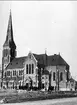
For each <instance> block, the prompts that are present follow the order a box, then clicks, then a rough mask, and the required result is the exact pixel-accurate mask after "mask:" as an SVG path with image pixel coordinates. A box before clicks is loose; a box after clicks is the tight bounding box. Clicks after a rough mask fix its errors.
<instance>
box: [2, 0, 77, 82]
mask: <svg viewBox="0 0 77 105" xmlns="http://www.w3.org/2000/svg"><path fill="white" fill-rule="evenodd" d="M10 9H11V12H12V23H13V33H14V34H13V36H14V41H15V43H16V46H17V56H18V57H19V56H26V55H27V54H28V52H29V51H32V52H33V53H45V49H47V54H48V55H52V54H59V52H60V54H61V56H62V57H63V58H64V59H65V60H66V62H67V63H68V64H69V65H70V71H71V74H72V76H73V77H74V78H75V79H76V80H77V2H76V1H74V2H73V1H22V2H21V1H6V2H5V1H0V64H1V59H2V49H3V47H2V46H3V44H4V42H5V39H6V32H7V25H8V19H9V13H10Z"/></svg>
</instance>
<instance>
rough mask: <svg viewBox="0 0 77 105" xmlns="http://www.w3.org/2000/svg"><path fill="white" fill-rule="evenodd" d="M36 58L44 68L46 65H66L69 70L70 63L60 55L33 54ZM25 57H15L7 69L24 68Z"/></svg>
mask: <svg viewBox="0 0 77 105" xmlns="http://www.w3.org/2000/svg"><path fill="white" fill-rule="evenodd" d="M33 55H34V57H35V58H36V60H37V61H38V65H39V66H40V67H41V68H43V67H45V66H66V67H67V69H68V70H69V65H68V64H67V63H66V61H65V60H64V59H63V58H62V57H61V56H60V55H56V54H54V55H50V56H48V55H47V54H33ZM27 57H28V56H25V57H19V58H14V59H13V60H12V62H11V63H9V65H8V66H7V67H6V69H15V68H23V63H24V62H25V60H26V58H27Z"/></svg>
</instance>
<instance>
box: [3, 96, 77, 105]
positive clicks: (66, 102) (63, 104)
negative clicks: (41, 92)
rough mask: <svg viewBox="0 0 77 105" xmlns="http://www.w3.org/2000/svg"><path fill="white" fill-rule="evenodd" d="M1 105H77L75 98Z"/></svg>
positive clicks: (76, 98)
mask: <svg viewBox="0 0 77 105" xmlns="http://www.w3.org/2000/svg"><path fill="white" fill-rule="evenodd" d="M3 105H77V97H75V98H63V99H53V100H41V101H30V102H29V101H28V102H23V103H9V104H3Z"/></svg>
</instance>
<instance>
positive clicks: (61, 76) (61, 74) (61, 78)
mask: <svg viewBox="0 0 77 105" xmlns="http://www.w3.org/2000/svg"><path fill="white" fill-rule="evenodd" d="M62 80H63V73H62V72H61V73H60V81H62Z"/></svg>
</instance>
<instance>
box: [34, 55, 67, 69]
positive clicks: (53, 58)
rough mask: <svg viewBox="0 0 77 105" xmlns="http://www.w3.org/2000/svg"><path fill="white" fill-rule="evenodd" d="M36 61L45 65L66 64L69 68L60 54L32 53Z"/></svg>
mask: <svg viewBox="0 0 77 105" xmlns="http://www.w3.org/2000/svg"><path fill="white" fill-rule="evenodd" d="M33 55H34V56H35V58H36V60H37V61H38V63H39V64H43V65H47V66H50V65H52V66H57V65H66V66H67V68H69V65H68V64H67V62H66V61H65V60H64V59H63V58H62V57H61V55H57V54H54V55H50V56H48V55H47V54H33Z"/></svg>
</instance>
